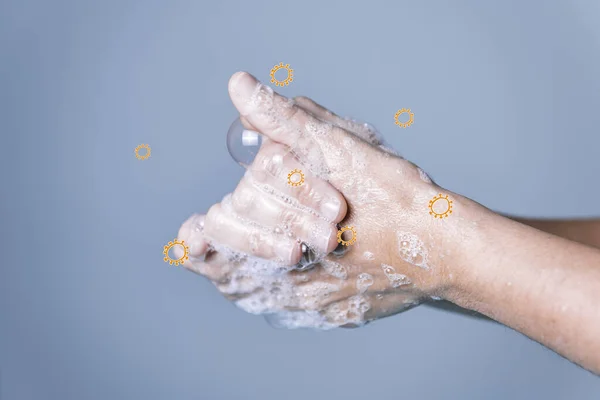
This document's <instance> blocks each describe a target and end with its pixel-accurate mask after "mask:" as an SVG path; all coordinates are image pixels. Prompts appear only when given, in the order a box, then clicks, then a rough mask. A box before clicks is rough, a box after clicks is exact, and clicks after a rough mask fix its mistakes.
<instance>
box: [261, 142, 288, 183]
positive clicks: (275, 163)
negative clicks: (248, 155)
mask: <svg viewBox="0 0 600 400" xmlns="http://www.w3.org/2000/svg"><path fill="white" fill-rule="evenodd" d="M268 147H269V148H268V149H265V152H264V153H263V154H262V155H261V156H260V159H259V163H258V164H257V167H258V168H262V169H263V170H264V171H265V172H268V173H270V174H271V175H274V176H279V175H281V173H282V170H283V166H284V165H283V164H284V163H283V154H284V151H285V148H284V146H283V145H281V144H278V143H277V144H269V145H268Z"/></svg>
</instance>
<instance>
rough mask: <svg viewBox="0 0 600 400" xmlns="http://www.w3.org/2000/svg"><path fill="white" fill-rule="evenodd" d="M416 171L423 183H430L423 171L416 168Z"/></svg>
mask: <svg viewBox="0 0 600 400" xmlns="http://www.w3.org/2000/svg"><path fill="white" fill-rule="evenodd" d="M417 170H418V171H419V177H420V178H421V180H422V181H423V182H427V183H431V178H430V177H429V175H427V173H426V172H425V171H423V170H422V169H421V168H417Z"/></svg>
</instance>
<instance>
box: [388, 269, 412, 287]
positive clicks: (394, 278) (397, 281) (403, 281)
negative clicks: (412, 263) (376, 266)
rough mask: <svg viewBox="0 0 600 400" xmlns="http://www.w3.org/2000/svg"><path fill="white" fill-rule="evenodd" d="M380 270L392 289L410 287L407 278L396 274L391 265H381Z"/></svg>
mask: <svg viewBox="0 0 600 400" xmlns="http://www.w3.org/2000/svg"><path fill="white" fill-rule="evenodd" d="M381 269H382V270H383V273H384V274H385V276H386V277H387V278H388V280H389V281H390V284H391V285H392V287H393V288H399V287H400V286H403V285H410V284H411V283H412V281H411V280H410V278H409V277H408V276H406V275H403V274H399V273H397V272H396V270H395V269H394V267H392V266H391V265H387V264H381Z"/></svg>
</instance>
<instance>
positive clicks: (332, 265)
mask: <svg viewBox="0 0 600 400" xmlns="http://www.w3.org/2000/svg"><path fill="white" fill-rule="evenodd" d="M321 266H322V267H323V270H324V271H325V272H326V273H327V274H329V275H331V276H333V277H334V278H338V279H341V280H345V279H348V271H347V270H346V267H344V266H343V265H342V264H340V263H337V262H335V261H329V260H323V261H322V262H321Z"/></svg>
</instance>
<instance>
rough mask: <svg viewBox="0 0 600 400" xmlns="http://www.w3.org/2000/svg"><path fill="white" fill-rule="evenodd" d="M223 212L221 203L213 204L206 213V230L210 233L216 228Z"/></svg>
mask: <svg viewBox="0 0 600 400" xmlns="http://www.w3.org/2000/svg"><path fill="white" fill-rule="evenodd" d="M222 214H223V210H222V208H221V203H216V204H213V205H212V206H211V207H210V208H209V209H208V212H207V213H206V219H205V220H204V232H205V233H206V234H208V235H210V233H211V232H214V231H215V230H216V227H217V226H218V225H219V220H220V219H221V216H222Z"/></svg>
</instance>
